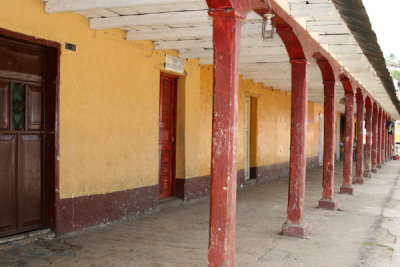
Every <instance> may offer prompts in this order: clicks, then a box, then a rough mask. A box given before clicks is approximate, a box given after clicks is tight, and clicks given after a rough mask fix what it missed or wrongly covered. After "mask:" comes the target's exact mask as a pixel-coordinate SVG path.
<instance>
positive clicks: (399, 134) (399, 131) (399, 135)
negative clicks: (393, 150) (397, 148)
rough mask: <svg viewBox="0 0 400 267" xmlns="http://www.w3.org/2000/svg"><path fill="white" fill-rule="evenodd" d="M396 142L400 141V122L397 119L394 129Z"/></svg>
mask: <svg viewBox="0 0 400 267" xmlns="http://www.w3.org/2000/svg"><path fill="white" fill-rule="evenodd" d="M394 134H395V135H394V142H395V143H400V122H398V121H396V123H395V129H394Z"/></svg>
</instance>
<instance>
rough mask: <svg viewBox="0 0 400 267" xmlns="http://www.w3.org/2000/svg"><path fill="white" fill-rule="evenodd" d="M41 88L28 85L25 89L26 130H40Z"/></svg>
mask: <svg viewBox="0 0 400 267" xmlns="http://www.w3.org/2000/svg"><path fill="white" fill-rule="evenodd" d="M42 102H43V96H42V88H41V87H39V86H32V85H28V86H27V87H26V114H27V117H26V120H27V122H26V123H27V126H26V127H27V129H28V130H40V129H42V118H43V107H42Z"/></svg>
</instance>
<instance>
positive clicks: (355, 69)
mask: <svg viewBox="0 0 400 267" xmlns="http://www.w3.org/2000/svg"><path fill="white" fill-rule="evenodd" d="M46 2H47V3H46V11H47V12H48V13H55V12H67V11H72V12H76V13H78V14H80V15H83V16H85V17H87V18H88V19H89V20H90V27H91V28H92V29H106V28H120V29H122V30H125V31H127V39H128V40H130V41H135V40H152V41H153V42H154V47H155V49H176V50H178V54H179V56H180V57H182V58H198V59H199V60H200V63H202V64H212V60H213V50H212V19H211V18H210V17H209V16H208V14H207V10H208V7H207V4H206V1H205V0H180V1H179V0H112V1H110V0H47V1H46ZM276 2H277V3H278V4H279V5H280V6H281V7H282V8H283V9H284V10H285V11H286V12H287V13H288V14H290V15H291V16H292V17H293V18H294V19H295V20H296V21H297V22H298V23H299V24H300V25H301V26H302V27H303V28H304V29H305V30H307V31H308V32H309V33H310V35H311V36H312V37H313V38H314V39H315V40H316V41H318V42H319V43H320V44H321V45H322V47H323V48H324V49H326V51H328V52H329V53H330V54H331V55H332V56H333V57H334V58H335V59H336V60H337V61H338V62H339V63H340V64H341V65H342V66H343V68H344V69H346V70H347V71H348V72H349V73H351V74H352V76H353V77H354V78H355V79H357V82H358V83H359V84H361V85H362V86H363V87H364V88H365V89H366V90H367V91H368V93H369V94H370V95H371V96H372V97H373V99H375V100H376V101H377V102H378V103H380V105H381V106H383V108H384V109H385V110H386V111H387V112H388V113H389V114H391V115H392V116H393V117H394V118H400V117H399V114H398V112H397V110H396V107H395V106H394V104H393V103H392V101H391V99H390V97H389V96H388V94H387V93H386V91H385V88H384V87H383V86H382V84H381V82H380V80H379V78H378V77H377V75H376V73H375V71H374V69H373V67H372V66H371V64H370V63H369V61H368V60H367V58H366V57H365V55H364V54H363V53H362V51H361V48H360V47H359V45H358V44H357V42H356V40H355V39H354V37H353V36H352V34H351V32H350V30H349V29H348V27H347V26H346V24H345V23H344V22H343V20H342V18H341V17H340V15H339V13H338V11H337V10H336V8H335V7H334V5H333V3H332V2H331V0H308V1H305V0H276ZM261 23H262V19H261V17H259V16H258V15H257V14H255V13H254V12H252V13H250V14H248V16H247V18H246V20H245V21H244V22H243V26H242V42H241V50H240V74H242V75H243V77H244V78H247V79H252V80H254V81H255V82H261V83H263V84H264V85H266V86H273V87H274V88H275V89H279V90H284V91H289V92H290V90H291V88H290V87H291V86H290V84H291V82H290V73H291V69H290V63H289V57H288V55H287V52H286V49H285V47H284V45H283V43H282V40H281V39H280V38H279V36H278V35H277V34H275V35H274V39H272V40H262V38H261V29H262V27H261V26H262V24H261ZM323 95H324V94H323V85H322V77H321V73H320V71H319V69H318V67H317V65H316V63H315V61H313V62H311V66H310V72H309V101H312V102H316V103H319V104H323V100H324V98H323ZM343 97H344V93H343V87H342V85H341V84H340V83H337V96H336V102H337V104H338V105H337V110H338V111H339V112H341V113H343V112H344V105H343V104H340V103H339V101H340V99H342V98H343Z"/></svg>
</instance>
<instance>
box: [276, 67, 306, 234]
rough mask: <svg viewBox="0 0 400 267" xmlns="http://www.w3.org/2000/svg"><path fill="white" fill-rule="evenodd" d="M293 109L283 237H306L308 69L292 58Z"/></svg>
mask: <svg viewBox="0 0 400 267" xmlns="http://www.w3.org/2000/svg"><path fill="white" fill-rule="evenodd" d="M290 63H291V64H292V108H291V128H290V167H289V168H290V169H289V197H288V209H287V220H286V222H285V224H284V225H283V227H282V232H283V234H284V235H289V236H299V237H305V236H306V235H308V225H307V224H306V223H304V198H305V186H306V141H307V135H306V130H307V109H308V66H309V63H308V61H307V60H306V59H292V60H290Z"/></svg>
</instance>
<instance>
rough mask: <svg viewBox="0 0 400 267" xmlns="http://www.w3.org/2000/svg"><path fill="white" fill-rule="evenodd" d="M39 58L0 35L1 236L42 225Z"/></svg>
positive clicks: (42, 53)
mask: <svg viewBox="0 0 400 267" xmlns="http://www.w3.org/2000/svg"><path fill="white" fill-rule="evenodd" d="M44 60H45V50H44V49H43V48H41V47H36V46H33V45H27V44H23V43H19V42H16V41H11V40H7V39H3V38H0V104H1V105H0V203H1V204H0V237H2V236H7V235H12V234H16V233H21V232H26V231H30V230H34V229H39V228H43V227H45V226H46V218H45V217H46V216H45V212H44V209H45V208H44V201H45V195H44V192H45V191H44V185H45V182H44V175H43V169H44V145H45V133H46V132H45V120H44V118H45V107H44V103H45V90H44V88H45V87H44V80H45V75H44V62H45V61H44Z"/></svg>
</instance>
